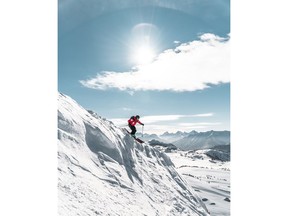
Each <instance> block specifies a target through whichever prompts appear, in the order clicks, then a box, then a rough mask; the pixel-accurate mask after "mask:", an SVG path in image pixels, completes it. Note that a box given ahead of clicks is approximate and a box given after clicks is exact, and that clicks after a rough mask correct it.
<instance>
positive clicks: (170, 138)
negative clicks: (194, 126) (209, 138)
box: [159, 131, 197, 142]
mask: <svg viewBox="0 0 288 216" xmlns="http://www.w3.org/2000/svg"><path fill="white" fill-rule="evenodd" d="M194 133H197V132H196V131H191V132H190V133H187V132H182V131H177V132H176V133H169V132H165V133H163V134H162V135H160V136H159V137H160V138H161V139H162V140H166V141H167V142H175V141H178V140H180V139H183V138H185V137H187V136H189V134H194Z"/></svg>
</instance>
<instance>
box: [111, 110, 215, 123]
mask: <svg viewBox="0 0 288 216" xmlns="http://www.w3.org/2000/svg"><path fill="white" fill-rule="evenodd" d="M210 116H213V113H202V114H193V115H151V116H142V117H141V118H140V120H141V121H142V122H143V123H145V124H147V125H148V124H154V123H161V122H169V121H178V120H180V119H183V118H194V117H195V118H197V117H210ZM110 120H111V121H112V122H114V124H116V125H119V126H123V125H126V124H127V120H128V119H125V118H114V119H110Z"/></svg>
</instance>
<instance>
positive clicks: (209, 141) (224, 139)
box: [173, 131, 230, 150]
mask: <svg viewBox="0 0 288 216" xmlns="http://www.w3.org/2000/svg"><path fill="white" fill-rule="evenodd" d="M173 144H174V145H175V146H177V147H178V148H180V149H182V150H195V149H207V148H212V147H214V146H218V145H228V144H230V131H207V132H199V133H193V134H189V135H188V136H187V137H184V138H183V139H180V140H178V141H176V142H173Z"/></svg>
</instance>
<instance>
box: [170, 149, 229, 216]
mask: <svg viewBox="0 0 288 216" xmlns="http://www.w3.org/2000/svg"><path fill="white" fill-rule="evenodd" d="M209 151H210V150H197V151H174V152H172V153H167V155H168V156H169V157H170V158H171V160H172V161H173V163H174V164H175V167H176V170H177V171H178V173H180V174H181V175H182V176H183V178H184V179H186V181H187V182H188V184H189V185H190V186H192V187H193V188H194V189H195V190H196V191H197V192H198V194H199V196H200V197H201V199H202V200H204V202H205V204H206V207H207V208H208V211H209V212H210V214H211V215H213V216H229V215H230V161H226V162H223V161H219V160H212V159H211V158H210V157H209V156H207V155H206V153H207V152H209ZM220 152H221V151H219V154H220ZM220 158H221V157H220Z"/></svg>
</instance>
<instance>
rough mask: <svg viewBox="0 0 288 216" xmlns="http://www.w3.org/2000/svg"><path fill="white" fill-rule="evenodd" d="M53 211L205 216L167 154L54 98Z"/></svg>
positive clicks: (83, 214)
mask: <svg viewBox="0 0 288 216" xmlns="http://www.w3.org/2000/svg"><path fill="white" fill-rule="evenodd" d="M58 104H59V107H58V162H59V163H58V173H59V175H58V178H59V180H58V190H59V193H58V205H59V208H58V211H59V215H63V216H64V215H65V216H66V215H69V216H73V215H81V216H86V215H113V216H114V215H121V216H123V215H125V216H129V215H133V216H135V215H147V216H153V215H155V216H156V215H159V216H162V215H167V216H169V215H209V213H208V211H207V208H206V206H205V204H204V203H203V202H202V200H201V199H200V198H199V197H198V195H197V192H195V191H194V189H193V188H192V187H191V186H189V185H188V184H187V183H186V181H185V180H183V179H182V178H181V176H180V175H179V174H178V173H177V171H176V170H175V167H174V165H173V163H172V161H171V160H170V158H169V157H168V156H167V155H166V154H165V153H163V152H160V151H159V150H157V149H154V148H153V147H151V146H149V145H148V144H146V143H143V144H139V143H137V142H135V140H134V139H133V138H132V137H130V135H128V134H127V133H125V131H123V130H122V129H121V128H117V127H116V126H114V124H113V123H112V122H110V121H107V120H105V119H103V118H101V117H100V116H98V115H97V114H95V113H92V112H88V111H87V110H85V109H84V108H82V107H81V106H79V105H78V104H77V103H76V102H75V101H74V100H72V99H71V98H70V97H68V96H65V95H63V94H59V98H58Z"/></svg>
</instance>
